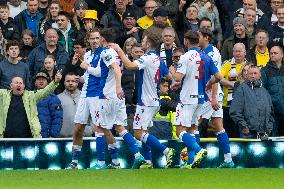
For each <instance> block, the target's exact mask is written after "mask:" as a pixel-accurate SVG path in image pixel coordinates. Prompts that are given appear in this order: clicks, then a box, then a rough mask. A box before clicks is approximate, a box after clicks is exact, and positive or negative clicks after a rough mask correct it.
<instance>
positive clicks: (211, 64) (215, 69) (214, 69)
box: [209, 58, 219, 75]
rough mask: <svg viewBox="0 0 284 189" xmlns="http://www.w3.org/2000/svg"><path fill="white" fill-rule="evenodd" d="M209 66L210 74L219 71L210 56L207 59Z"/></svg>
mask: <svg viewBox="0 0 284 189" xmlns="http://www.w3.org/2000/svg"><path fill="white" fill-rule="evenodd" d="M209 68H210V75H214V74H216V73H218V72H219V70H218V68H217V67H216V65H215V64H214V61H213V60H212V59H211V58H210V59H209Z"/></svg>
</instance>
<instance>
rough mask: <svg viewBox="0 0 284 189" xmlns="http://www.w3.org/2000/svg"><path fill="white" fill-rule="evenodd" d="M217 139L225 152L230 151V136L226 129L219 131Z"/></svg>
mask: <svg viewBox="0 0 284 189" xmlns="http://www.w3.org/2000/svg"><path fill="white" fill-rule="evenodd" d="M217 140H218V144H219V148H220V149H222V150H223V153H224V154H228V153H230V151H231V150H230V143H229V138H228V135H227V133H226V131H225V130H222V131H220V132H219V133H217Z"/></svg>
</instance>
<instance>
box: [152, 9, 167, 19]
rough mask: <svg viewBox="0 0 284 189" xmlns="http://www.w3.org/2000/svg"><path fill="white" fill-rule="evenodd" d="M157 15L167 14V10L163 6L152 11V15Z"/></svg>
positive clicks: (164, 15)
mask: <svg viewBox="0 0 284 189" xmlns="http://www.w3.org/2000/svg"><path fill="white" fill-rule="evenodd" d="M158 16H162V17H166V16H168V12H167V11H166V10H164V9H163V8H157V9H156V10H154V12H153V17H158Z"/></svg>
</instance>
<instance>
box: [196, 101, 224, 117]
mask: <svg viewBox="0 0 284 189" xmlns="http://www.w3.org/2000/svg"><path fill="white" fill-rule="evenodd" d="M219 106H220V108H219V110H217V111H215V110H214V109H213V108H212V106H211V102H209V101H207V102H205V103H204V104H203V105H202V107H201V108H200V112H199V115H198V117H199V118H205V119H210V118H211V117H220V118H223V109H222V102H219Z"/></svg>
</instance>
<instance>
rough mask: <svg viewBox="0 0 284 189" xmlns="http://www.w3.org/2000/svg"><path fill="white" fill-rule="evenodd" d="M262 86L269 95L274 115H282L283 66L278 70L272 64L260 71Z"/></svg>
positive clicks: (283, 103)
mask: <svg viewBox="0 0 284 189" xmlns="http://www.w3.org/2000/svg"><path fill="white" fill-rule="evenodd" d="M261 80H262V83H263V86H264V87H265V88H266V89H267V90H268V92H269V94H270V95H271V99H272V103H273V106H274V112H275V114H282V115H284V65H283V64H282V66H281V67H280V68H278V67H277V66H276V65H274V64H273V63H272V62H268V63H267V65H266V66H265V67H264V68H262V69H261Z"/></svg>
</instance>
